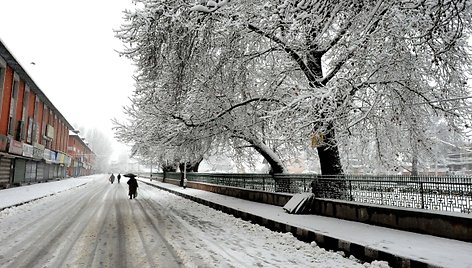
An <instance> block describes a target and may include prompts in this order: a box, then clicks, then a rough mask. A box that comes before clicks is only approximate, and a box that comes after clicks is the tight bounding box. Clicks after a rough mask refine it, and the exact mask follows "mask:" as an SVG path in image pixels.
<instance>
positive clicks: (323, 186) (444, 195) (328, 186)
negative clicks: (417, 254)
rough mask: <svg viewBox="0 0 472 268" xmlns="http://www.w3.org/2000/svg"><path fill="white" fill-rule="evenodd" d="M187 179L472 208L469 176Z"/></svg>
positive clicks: (448, 208) (192, 175)
mask: <svg viewBox="0 0 472 268" xmlns="http://www.w3.org/2000/svg"><path fill="white" fill-rule="evenodd" d="M153 178H164V173H153ZM165 178H172V179H177V180H179V179H180V178H181V173H178V172H166V173H165ZM187 179H188V180H189V181H195V182H204V183H211V184H217V185H225V186H232V187H240V188H245V189H251V190H260V191H268V192H284V193H303V192H313V193H314V194H315V195H316V197H318V198H330V199H340V200H347V201H354V202H360V203H370V204H376V205H388V206H398V207H407V208H420V209H430V210H438V211H454V212H462V213H471V212H472V177H470V176H425V175H424V176H423V175H422V176H402V175H375V176H374V175H339V176H322V175H318V174H276V175H270V174H228V173H187ZM312 189H313V190H312Z"/></svg>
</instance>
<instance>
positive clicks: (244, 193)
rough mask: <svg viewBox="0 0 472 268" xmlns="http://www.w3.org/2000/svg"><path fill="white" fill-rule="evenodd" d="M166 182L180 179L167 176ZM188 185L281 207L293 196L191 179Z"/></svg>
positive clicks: (176, 183)
mask: <svg viewBox="0 0 472 268" xmlns="http://www.w3.org/2000/svg"><path fill="white" fill-rule="evenodd" d="M165 182H167V183H171V184H175V185H179V180H174V179H167V178H166V179H165ZM187 187H189V188H194V189H199V190H203V191H208V192H212V193H217V194H222V195H227V196H232V197H236V198H241V199H244V200H250V201H254V202H259V203H264V204H269V205H275V206H281V207H282V206H284V205H285V204H286V203H287V202H288V200H290V198H292V196H293V195H292V194H283V193H271V192H263V191H255V190H248V189H243V188H237V187H230V186H222V185H215V184H208V183H200V182H191V181H189V182H188V183H187Z"/></svg>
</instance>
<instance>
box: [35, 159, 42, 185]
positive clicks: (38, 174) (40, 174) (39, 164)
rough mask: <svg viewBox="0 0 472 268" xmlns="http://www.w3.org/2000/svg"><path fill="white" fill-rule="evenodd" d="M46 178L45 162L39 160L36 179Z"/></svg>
mask: <svg viewBox="0 0 472 268" xmlns="http://www.w3.org/2000/svg"><path fill="white" fill-rule="evenodd" d="M43 180H44V163H40V162H38V163H37V165H36V181H43Z"/></svg>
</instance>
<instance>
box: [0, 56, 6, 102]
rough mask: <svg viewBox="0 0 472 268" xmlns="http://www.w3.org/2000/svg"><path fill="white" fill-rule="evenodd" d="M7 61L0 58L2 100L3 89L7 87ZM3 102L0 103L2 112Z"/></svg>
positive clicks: (1, 95) (0, 93)
mask: <svg viewBox="0 0 472 268" xmlns="http://www.w3.org/2000/svg"><path fill="white" fill-rule="evenodd" d="M6 69H7V63H6V61H5V60H4V59H3V58H2V57H0V100H3V87H4V86H5V85H4V84H5V72H6ZM2 103H3V102H2V101H0V111H2Z"/></svg>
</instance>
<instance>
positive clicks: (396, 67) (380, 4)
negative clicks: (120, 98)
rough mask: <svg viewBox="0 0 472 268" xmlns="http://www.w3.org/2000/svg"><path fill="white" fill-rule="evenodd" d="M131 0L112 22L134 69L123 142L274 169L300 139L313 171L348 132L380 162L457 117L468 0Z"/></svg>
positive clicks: (460, 115) (331, 159) (328, 162)
mask: <svg viewBox="0 0 472 268" xmlns="http://www.w3.org/2000/svg"><path fill="white" fill-rule="evenodd" d="M136 2H138V3H140V4H141V8H138V9H137V10H136V11H134V12H128V13H126V16H125V23H124V24H123V26H122V27H121V29H120V30H119V31H118V32H117V36H118V37H119V38H120V39H121V40H122V41H123V43H124V44H125V45H126V46H127V47H126V49H125V50H124V51H123V52H122V54H123V55H125V56H128V57H130V58H131V59H133V60H134V61H135V63H136V65H137V67H138V70H139V72H138V74H137V85H138V86H137V89H136V95H135V96H134V97H133V102H134V104H133V106H132V107H131V108H130V111H131V110H132V109H134V110H133V111H132V114H133V115H132V116H131V119H130V121H129V123H128V124H125V125H126V126H127V127H125V128H123V129H126V128H128V129H129V127H130V126H134V125H136V126H137V127H139V128H142V129H143V131H144V132H143V133H146V131H148V132H149V137H148V138H146V139H143V138H142V137H139V138H136V137H134V136H129V135H128V136H127V134H126V133H124V132H121V134H119V135H120V136H123V137H126V136H127V137H128V138H129V140H135V141H136V142H139V141H143V142H148V141H151V140H154V141H156V142H157V143H161V144H173V145H179V144H180V145H184V144H187V145H189V144H190V143H191V142H190V141H197V140H198V141H201V140H205V139H206V140H207V141H209V140H210V141H211V142H216V141H220V142H221V141H223V142H226V143H227V144H228V145H232V146H238V147H240V148H241V147H244V146H248V147H251V148H253V149H255V150H256V151H257V152H258V153H260V154H261V155H262V156H264V158H266V160H267V161H268V162H269V164H270V165H271V167H272V168H273V171H275V172H283V171H284V164H283V159H284V155H286V154H287V153H290V152H291V151H294V150H297V149H299V148H300V147H304V146H306V145H307V143H308V142H307V141H308V140H309V139H310V138H311V139H312V140H316V142H315V144H314V145H316V146H317V152H318V156H319V160H320V167H321V172H322V173H323V174H341V173H343V168H342V165H341V157H340V155H339V146H340V145H341V146H349V144H348V142H347V141H349V139H353V138H357V139H358V140H359V139H360V140H365V141H367V142H364V143H362V144H365V145H366V146H370V145H371V144H374V145H375V155H376V158H377V159H380V161H381V162H382V161H383V162H388V161H390V160H391V159H393V158H394V157H393V155H395V151H399V152H402V153H403V152H407V153H408V154H409V155H410V157H411V159H413V158H414V157H415V155H416V154H417V153H418V152H419V151H420V150H421V148H428V147H429V146H430V145H429V144H428V142H429V140H428V139H427V138H425V133H426V132H425V131H424V127H425V126H427V125H428V124H429V122H430V120H431V118H433V116H434V117H435V118H437V117H440V118H444V119H445V120H447V122H448V124H449V125H450V126H451V127H452V128H458V127H459V126H460V125H461V124H462V123H463V120H466V119H468V118H467V117H468V115H469V114H470V112H469V111H468V110H467V109H456V108H457V107H466V106H468V104H467V101H466V100H467V99H466V98H464V97H466V96H468V95H469V92H468V88H467V86H466V77H467V74H468V73H470V70H469V68H470V67H469V61H470V52H471V51H470V49H468V48H467V45H468V44H467V36H468V35H469V34H470V29H471V28H470V27H471V26H470V25H471V20H472V14H471V3H470V1H466V0H449V1H448V0H446V1H444V0H426V1H424V0H423V1H419V0H418V1H414V0H400V1H380V0H376V1H374V0H364V1H362V0H361V1H359V0H351V1H349V0H347V1H332V0H324V1H323V0H278V1H262V0H242V1H227V0H223V1H198V2H196V3H194V4H190V5H189V4H188V2H187V1H183V0H182V1H179V0H178V1H173V2H168V1H160V0H138V1H136ZM142 114H146V116H148V117H146V119H144V117H143V115H142ZM145 121H146V122H145ZM156 128H165V129H160V130H159V131H158V132H156V133H153V131H155V129H156ZM220 144H221V143H220ZM392 144H393V145H395V146H394V147H391V146H390V145H392ZM215 147H217V148H218V147H220V146H215ZM223 147H224V146H223ZM186 148H187V147H186ZM188 148H190V147H188ZM344 150H345V151H346V149H344ZM341 151H342V150H341ZM392 151H394V153H393V154H392Z"/></svg>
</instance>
